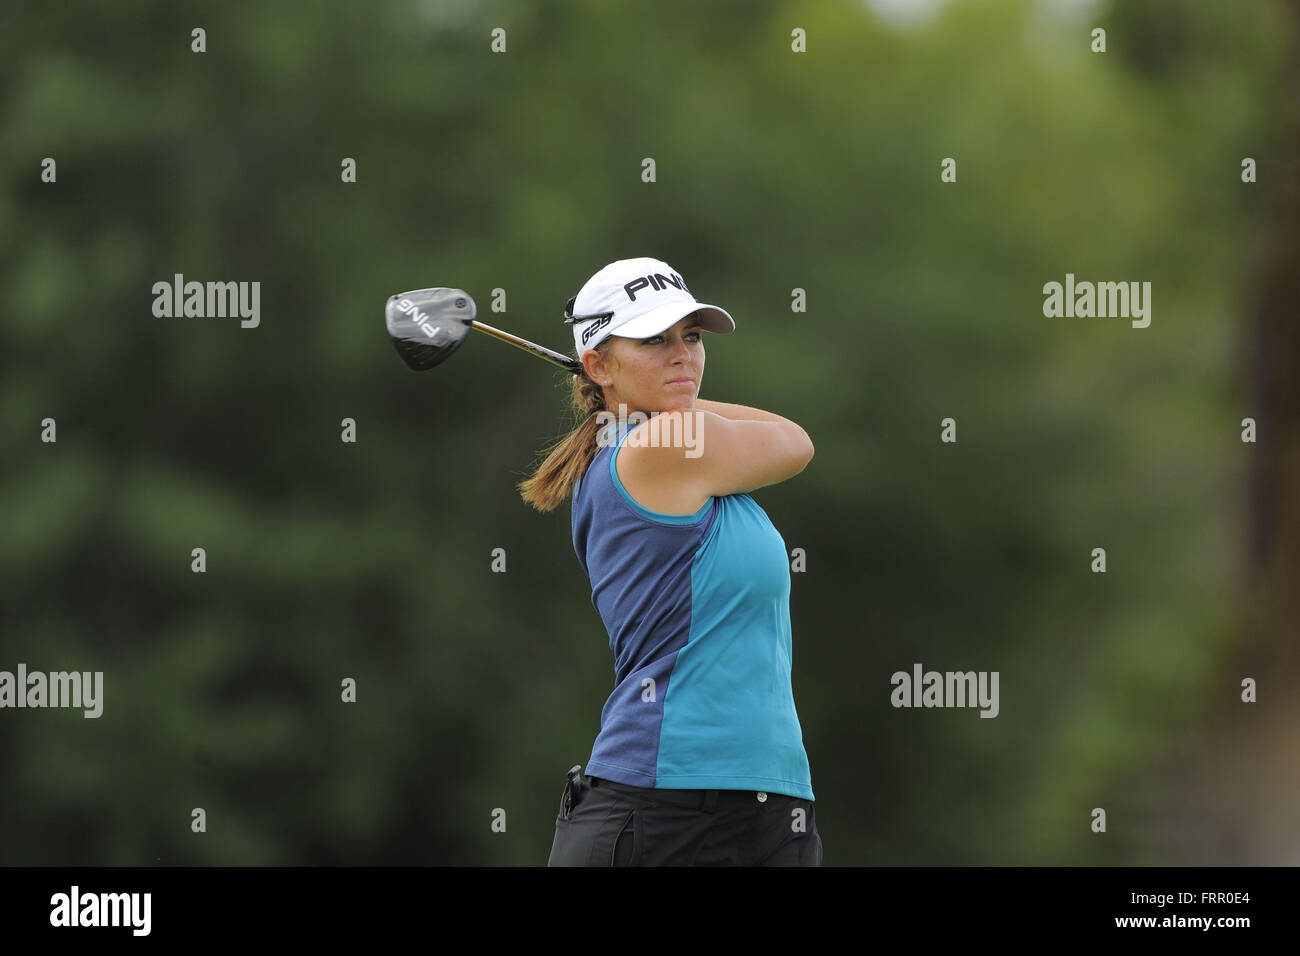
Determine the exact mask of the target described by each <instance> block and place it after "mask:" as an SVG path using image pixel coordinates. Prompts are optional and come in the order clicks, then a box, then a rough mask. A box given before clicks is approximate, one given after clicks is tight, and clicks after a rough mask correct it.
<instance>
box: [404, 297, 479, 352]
mask: <svg viewBox="0 0 1300 956" xmlns="http://www.w3.org/2000/svg"><path fill="white" fill-rule="evenodd" d="M477 314H478V310H477V308H476V307H475V305H474V300H473V299H472V298H471V297H470V295H469V293H467V292H465V291H463V290H461V289H448V288H445V287H441V286H439V287H437V288H433V289H415V290H413V291H411V292H399V293H398V294H397V295H391V296H389V297H388V302H387V303H386V304H385V306H384V321H385V323H386V324H387V326H388V337H389V338H390V339H392V341H393V345H394V347H396V349H397V354H398V355H400V356H401V357H402V361H403V362H405V363H406V366H407V368H409V369H411V370H413V371H416V372H423V371H425V370H426V369H431V368H433V367H434V366H435V365H438V364H440V363H442V362H445V361H446V360H447V359H448V358H450V357H451V353H453V352H455V351H456V349H458V348H460V344H461V343H462V342H464V341H465V339H466V337H467V336H468V335H469V333H470V330H471V329H472V328H473V325H472V323H473V321H474V316H475V315H477Z"/></svg>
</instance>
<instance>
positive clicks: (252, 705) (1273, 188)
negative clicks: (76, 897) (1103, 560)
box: [0, 0, 1300, 865]
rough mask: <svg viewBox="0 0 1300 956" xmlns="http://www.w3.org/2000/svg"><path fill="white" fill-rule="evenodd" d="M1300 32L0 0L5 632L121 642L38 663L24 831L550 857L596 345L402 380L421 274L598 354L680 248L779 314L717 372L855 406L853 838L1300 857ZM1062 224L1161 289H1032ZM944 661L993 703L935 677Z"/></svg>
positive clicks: (700, 291) (820, 445)
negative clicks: (1102, 47) (1299, 709)
mask: <svg viewBox="0 0 1300 956" xmlns="http://www.w3.org/2000/svg"><path fill="white" fill-rule="evenodd" d="M195 27H202V28H204V30H206V43H207V52H205V53H202V54H198V53H194V52H192V51H191V30H192V29H193V28H195ZM497 27H500V28H503V29H505V30H506V37H507V39H506V43H507V48H506V52H504V53H493V52H492V50H491V48H490V44H491V31H492V30H493V29H494V28H497ZM1095 27H1102V28H1104V29H1105V30H1106V31H1107V47H1108V49H1107V52H1105V53H1104V54H1099V53H1093V52H1091V50H1090V45H1091V43H1092V39H1091V36H1090V32H1091V30H1092V29H1093V28H1095ZM795 28H801V29H803V30H805V31H806V35H807V52H806V53H795V52H792V50H791V42H792V41H791V31H792V30H793V29H795ZM1296 56H1297V17H1296V12H1295V8H1294V6H1293V5H1291V4H1288V3H1285V2H1282V0H1277V2H1251V3H1245V4H1217V3H1183V2H1173V0H1124V2H1122V3H1121V2H1116V3H1111V4H1107V3H1099V4H1091V3H1077V2H1064V0H1058V2H1047V0H1041V2H1040V0H1032V2H1031V0H1014V2H980V0H964V2H962V0H958V2H951V3H927V4H919V5H914V6H909V5H907V4H902V3H898V2H893V3H884V2H883V0H881V2H877V3H863V2H847V0H844V2H816V3H812V2H792V3H777V2H775V0H764V2H746V3H741V2H723V3H706V4H692V3H684V2H674V3H659V4H654V5H648V4H647V5H638V6H636V7H634V6H633V5H626V4H619V5H615V4H606V3H600V2H597V0H567V2H562V3H554V4H529V3H524V2H502V0H492V2H488V0H485V2H472V0H456V2H440V3H435V2H425V3H419V2H410V0H377V2H374V3H370V4H351V3H345V2H341V0H328V2H321V3H316V4H311V5H308V6H306V7H304V6H302V5H298V4H290V3H287V2H283V0H279V2H269V3H261V4H217V3H197V4H185V5H181V4H172V3H162V2H129V3H128V2H123V3H115V4H102V5H100V4H77V5H70V6H66V7H63V6H59V7H51V6H48V5H40V4H33V3H29V4H16V5H6V7H5V8H4V10H3V12H0V77H3V80H2V82H0V90H2V91H3V99H2V100H0V102H2V104H3V105H2V107H0V109H2V110H3V112H2V114H0V120H2V123H3V125H2V127H0V128H2V129H3V131H4V132H3V139H4V148H3V150H0V175H3V180H4V183H5V186H6V188H5V189H4V190H3V193H2V194H0V307H2V310H3V311H2V316H3V320H2V321H0V376H2V379H0V462H2V464H0V626H2V630H0V669H5V670H10V671H12V670H14V669H15V667H16V665H17V664H18V663H19V662H24V663H26V665H27V667H28V668H29V669H31V670H45V671H54V670H80V671H85V670H91V671H94V670H101V671H103V672H104V681H105V685H106V686H105V699H104V713H103V716H102V717H101V718H100V719H98V720H87V719H84V718H83V717H82V716H81V714H80V712H78V711H54V710H47V711H39V710H3V711H0V773H2V774H3V785H2V786H0V863H4V864H9V865H13V864H27V865H31V864H35V865H45V864H70V865H82V864H96V865H98V864H127V865H131V864H140V865H152V864H156V863H158V862H161V863H163V864H172V865H176V864H251V865H280V864H344V863H359V864H390V863H391V864H397V863H402V864H425V863H428V864H470V865H502V864H507V865H510V864H513V865H539V864H543V863H545V861H546V857H547V854H548V852H549V848H550V842H551V838H552V834H553V822H554V816H555V813H556V809H557V806H558V803H559V797H560V791H561V788H562V784H563V779H564V771H565V770H566V769H567V768H568V767H569V766H571V765H572V764H574V763H583V762H585V760H586V758H587V756H588V754H589V753H590V747H591V743H592V740H593V739H594V737H595V734H596V732H597V730H598V729H599V717H600V711H601V706H602V705H603V703H604V700H605V697H606V696H607V694H608V693H609V691H610V690H611V689H612V656H611V654H610V651H609V648H608V644H607V636H606V634H605V632H604V628H603V626H602V624H601V621H600V618H599V617H598V615H597V614H596V612H595V610H594V608H593V607H592V605H591V602H590V588H589V584H588V581H587V579H586V577H585V575H584V574H583V572H582V570H581V567H580V566H579V564H578V562H577V560H576V557H575V555H574V553H573V548H572V543H571V539H570V531H569V509H568V506H567V504H566V505H565V506H563V507H562V508H561V509H559V510H558V511H556V512H554V513H552V514H549V515H540V514H538V513H536V512H534V511H532V510H531V509H529V508H527V507H526V506H525V505H524V504H523V503H522V502H521V501H520V499H519V497H518V495H517V493H516V491H515V483H516V482H518V481H519V480H520V479H522V478H523V477H525V476H526V475H527V474H529V473H531V467H532V466H533V464H534V463H535V462H536V460H537V455H538V453H539V452H540V451H541V449H542V448H543V447H544V446H546V445H547V444H548V443H549V442H550V441H551V440H553V439H554V438H555V437H557V436H558V435H559V434H561V433H562V432H563V431H564V430H566V429H567V427H568V426H569V425H570V424H571V422H572V419H571V417H570V410H569V409H568V408H567V407H566V400H567V398H566V396H567V381H566V376H565V375H563V374H562V373H559V372H556V371H554V370H548V369H547V367H546V366H544V365H543V364H542V363H540V362H537V361H535V360H533V359H530V358H528V357H526V356H524V355H523V354H522V353H519V352H515V351H513V350H511V349H509V348H507V347H505V346H504V345H501V344H500V343H493V342H491V341H489V340H488V339H487V338H486V337H482V336H475V337H473V338H472V339H471V341H469V342H468V343H467V344H466V345H465V347H464V348H463V349H462V350H461V351H460V352H459V353H458V354H457V355H456V357H455V358H454V359H453V360H452V361H451V362H449V363H448V364H447V365H445V366H442V367H440V368H439V369H438V370H436V371H434V372H430V373H426V374H423V375H415V374H412V373H411V372H409V371H407V370H406V369H405V368H404V367H403V365H402V364H401V362H400V360H399V359H398V357H397V355H396V354H395V353H394V351H393V349H392V347H391V345H390V344H389V342H388V341H387V337H386V335H385V334H384V331H383V327H382V316H381V313H382V306H383V303H384V300H385V299H386V298H387V296H388V295H390V294H391V293H393V292H397V291H401V290H405V289H411V288H418V287H423V286H433V285H449V286H456V287H459V288H463V289H465V290H466V291H468V292H469V293H470V294H471V295H472V296H474V298H475V299H476V301H477V302H478V304H479V309H480V318H482V319H483V320H484V321H487V322H489V323H491V324H494V325H499V326H501V327H504V328H507V329H509V330H511V331H514V332H517V333H518V334H521V335H523V336H525V337H528V338H531V339H533V340H534V341H538V342H541V343H543V344H546V345H549V346H551V347H553V348H559V349H563V350H566V351H568V350H569V349H570V348H571V344H572V343H571V338H570V335H569V329H568V327H566V326H564V325H563V324H562V323H561V321H560V318H561V308H562V305H563V303H564V301H565V300H566V299H567V298H568V297H569V296H571V295H573V294H575V293H576V292H577V290H578V288H579V287H580V285H581V284H582V283H583V282H584V281H585V280H586V278H587V277H588V276H590V275H591V274H592V273H594V272H595V271H596V270H597V269H599V268H600V267H601V266H603V265H605V264H606V263H607V262H610V261H613V260H615V259H620V258H627V257H633V256H642V255H649V256H655V257H658V258H662V259H665V260H667V261H668V262H669V263H671V264H672V265H673V266H674V267H675V268H676V269H677V270H678V271H680V272H681V273H682V274H683V275H684V276H685V277H686V279H687V282H688V283H689V284H690V287H691V289H692V291H693V292H694V293H695V294H696V295H697V297H698V298H699V299H700V300H701V301H706V302H714V303H717V304H719V305H722V306H723V307H724V308H727V309H728V310H729V311H730V312H731V313H732V314H733V315H734V316H735V318H736V320H737V325H738V328H737V333H736V334H735V335H733V336H729V337H727V338H725V339H724V338H716V337H712V336H710V337H706V347H707V350H708V367H707V372H706V375H705V379H704V383H703V388H702V391H701V397H703V398H710V399H716V400H721V401H730V402H739V403H742V404H747V405H755V406H758V407H761V408H767V409H771V410H773V411H777V412H779V413H780V414H783V415H786V416H788V417H790V418H793V419H794V420H796V421H798V422H799V423H800V424H802V425H803V426H804V427H805V428H806V429H807V431H808V432H809V434H810V435H811V436H812V437H813V440H814V442H815V444H816V447H817V455H816V458H815V460H814V461H813V463H812V465H810V467H809V468H808V469H807V470H806V471H805V472H804V473H803V474H801V475H799V476H798V477H797V478H796V479H794V480H791V481H789V482H787V483H785V484H782V485H778V486H774V487H771V488H767V489H763V490H761V491H759V492H757V493H756V494H755V498H756V500H757V501H758V502H759V503H760V504H761V505H762V506H763V507H764V508H765V509H766V510H767V511H768V513H769V515H770V516H771V517H772V519H773V521H774V523H775V524H776V526H777V528H778V529H779V530H780V531H781V533H782V535H783V537H784V538H785V540H786V542H787V544H788V545H789V547H790V548H791V549H793V548H796V547H799V548H803V549H804V550H805V552H806V554H807V571H806V572H804V573H802V574H795V575H793V593H792V600H791V614H792V621H793V626H794V641H795V645H794V646H795V666H794V686H795V699H796V702H797V705H798V708H799V714H800V717H801V721H802V724H803V728H804V735H805V743H806V747H807V750H808V753H809V758H810V761H811V765H812V774H813V786H814V789H815V791H816V794H817V798H818V825H819V828H820V830H821V833H822V837H823V840H824V843H825V863H826V865H845V864H986V863H988V864H1027V863H1033V864H1057V863H1062V864H1064V863H1069V864H1167V863H1196V864H1201V863H1205V864H1211V863H1212V864H1237V863H1281V862H1286V863H1297V862H1300V836H1297V834H1300V826H1298V824H1300V819H1298V817H1297V814H1298V813H1300V811H1297V806H1298V805H1300V801H1297V800H1296V799H1295V798H1296V796H1297V794H1300V781H1298V780H1297V774H1300V770H1297V769H1296V768H1297V767H1300V759H1298V758H1300V754H1298V746H1297V741H1296V735H1295V733H1294V727H1295V726H1297V724H1296V719H1297V715H1296V711H1295V706H1296V704H1295V699H1296V697H1297V694H1296V691H1297V688H1298V687H1300V676H1297V668H1296V660H1295V655H1294V651H1293V645H1294V639H1295V636H1296V635H1295V621H1296V616H1295V612H1296V610H1297V609H1296V606H1295V601H1294V599H1293V598H1288V597H1287V595H1288V594H1289V593H1290V592H1291V591H1292V590H1294V585H1295V583H1296V581H1297V580H1300V570H1298V569H1300V562H1297V559H1296V555H1297V540H1298V539H1300V514H1298V513H1297V508H1296V489H1297V485H1298V481H1297V479H1300V465H1297V461H1298V460H1300V433H1297V427H1296V421H1297V420H1300V418H1298V416H1297V414H1296V412H1297V402H1296V392H1295V388H1294V386H1292V385H1289V384H1288V383H1291V382H1294V381H1296V372H1297V371H1300V370H1298V369H1297V364H1298V362H1300V348H1297V347H1296V337H1295V333H1294V327H1295V324H1296V322H1295V320H1296V318H1297V309H1296V297H1295V293H1294V281H1295V280H1294V276H1295V275H1296V273H1297V271H1298V270H1297V265H1300V256H1298V255H1297V252H1296V231H1297V225H1296V223H1297V219H1298V218H1300V217H1297V215H1296V212H1295V210H1296V201H1295V195H1296V184H1297V181H1300V174H1298V170H1297V150H1296V130H1297V129H1298V128H1300V120H1298V119H1297V112H1296V103H1297V100H1298V99H1300V97H1297V87H1296V73H1297V67H1296ZM1247 156H1249V157H1252V158H1254V159H1255V160H1256V162H1257V164H1258V169H1259V173H1258V176H1259V181H1258V182H1257V183H1255V184H1245V183H1243V182H1242V181H1241V176H1240V172H1241V161H1242V158H1243V157H1247ZM44 157H53V158H54V159H55V160H56V161H57V176H58V178H57V182H56V183H52V184H51V183H42V182H41V180H40V170H41V160H42V159H43V158H44ZM344 157H352V158H355V159H356V162H357V182H356V183H355V184H348V183H343V182H341V179H340V164H341V162H342V160H343V158H344ZM646 157H652V158H654V160H655V162H656V166H657V181H656V182H653V183H646V182H643V181H642V179H641V169H642V165H641V164H642V160H643V159H644V158H646ZM945 157H952V158H955V159H956V160H957V163H958V179H957V182H956V183H942V182H941V181H940V163H941V161H942V160H943V159H944V158H945ZM1067 272H1072V273H1074V274H1075V275H1076V276H1077V277H1078V278H1079V279H1090V280H1117V281H1118V280H1124V281H1129V280H1133V281H1150V282H1151V283H1152V286H1153V294H1152V322H1151V325H1150V327H1149V328H1147V329H1134V328H1131V327H1130V325H1129V322H1128V321H1127V320H1124V319H1079V318H1076V319H1064V318H1058V319H1049V318H1046V317H1044V315H1043V313H1042V303H1043V294H1042V286H1043V284H1044V283H1046V282H1050V281H1058V282H1060V281H1063V280H1064V276H1065V274H1066V273H1067ZM175 273H183V274H184V275H185V277H186V278H187V279H197V280H199V281H206V280H234V281H253V280H256V281H260V282H261V295H262V299H261V313H262V314H261V324H260V326H259V327H258V328H255V329H243V328H240V326H239V323H238V321H237V320H232V319H215V318H211V319H197V318H191V319H176V318H173V319H166V318H156V317H155V316H154V315H153V314H152V311H151V304H152V300H153V295H152V292H151V287H152V285H153V283H155V282H158V281H170V280H171V277H172V276H173V274H175ZM497 288H501V289H504V290H506V294H507V310H506V312H505V313H493V312H492V311H490V304H491V301H492V290H493V289H497ZM795 288H802V289H805V290H806V291H807V303H808V310H807V312H806V313H792V312H791V309H790V302H791V293H792V290H793V289H795ZM1246 416H1251V417H1254V418H1256V419H1257V421H1258V422H1259V423H1260V442H1259V443H1258V444H1254V445H1252V444H1245V443H1243V442H1242V441H1241V440H1240V431H1241V419H1242V418H1244V417H1246ZM47 417H50V418H54V419H55V420H56V421H57V429H58V441H57V443H54V444H47V443H42V442H41V441H40V422H41V420H42V419H44V418H47ZM945 417H952V418H955V419H956V421H957V423H958V442H957V443H956V444H943V443H941V442H940V441H939V432H940V425H939V423H940V420H941V419H943V418H945ZM344 418H353V419H355V420H356V422H357V435H358V440H357V442H356V443H355V444H345V443H343V442H341V441H340V432H341V425H340V423H341V421H342V419H344ZM195 547H202V548H205V549H206V552H207V562H208V564H207V572H206V573H205V574H194V573H192V572H191V570H190V561H191V557H190V553H191V549H193V548H195ZM1095 547H1104V548H1105V549H1106V551H1107V560H1108V572H1107V573H1106V574H1104V575H1103V574H1094V573H1091V571H1090V569H1089V568H1090V563H1091V560H1092V559H1091V551H1092V549H1093V548H1095ZM494 548H505V549H506V552H507V555H508V559H507V560H508V565H507V568H508V569H507V572H506V573H504V574H494V573H492V572H491V570H490V561H491V552H492V550H493V549H494ZM916 662H920V663H922V664H923V665H924V666H925V667H927V668H933V669H938V670H968V669H973V670H997V671H999V672H1000V675H1001V713H1000V715H999V716H998V718H997V719H996V720H987V719H979V718H978V716H977V712H976V711H973V710H895V709H894V708H892V707H891V706H890V704H889V695H890V690H891V686H890V683H889V678H890V675H891V674H892V673H893V672H894V671H896V670H908V671H910V669H911V666H912V664H913V663H916ZM1245 676H1251V677H1254V678H1255V679H1257V680H1258V681H1259V684H1260V702H1259V703H1257V704H1254V705H1247V704H1243V703H1241V701H1240V682H1241V679H1242V678H1243V677H1245ZM345 677H352V678H355V679H356V681H357V684H358V700H357V702H356V703H355V704H344V703H341V702H340V682H341V681H342V679H343V678H345ZM195 807H202V808H204V809H205V810H206V812H207V832H206V833H204V834H195V833H193V832H191V829H190V813H191V810H192V809H193V808H195ZM1094 807H1103V808H1105V809H1106V811H1107V814H1108V825H1107V832H1106V833H1105V834H1096V833H1093V832H1091V831H1090V827H1089V825H1090V823H1091V820H1092V817H1091V811H1092V809H1093V808H1094ZM496 808H502V809H504V810H505V811H506V813H507V821H508V823H507V830H506V832H505V833H494V832H493V831H492V829H491V822H492V813H493V810H494V809H496Z"/></svg>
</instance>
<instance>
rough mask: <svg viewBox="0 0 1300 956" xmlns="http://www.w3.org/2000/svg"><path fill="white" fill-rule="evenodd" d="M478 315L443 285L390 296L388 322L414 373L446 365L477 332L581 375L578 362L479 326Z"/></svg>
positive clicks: (462, 293)
mask: <svg viewBox="0 0 1300 956" xmlns="http://www.w3.org/2000/svg"><path fill="white" fill-rule="evenodd" d="M477 312H478V310H477V308H476V307H475V305H474V300H473V299H472V298H471V297H470V295H469V293H467V292H465V291H463V290H461V289H449V288H446V287H443V286H439V287H437V288H432V289H415V290H413V291H411V292H402V293H399V294H397V295H391V296H389V297H388V302H387V304H386V305H385V306H384V320H385V322H386V324H387V326H388V336H389V338H390V339H392V341H393V345H394V347H395V348H396V349H397V354H398V355H400V356H401V357H402V361H404V362H405V363H406V365H407V368H410V369H411V370H413V371H416V372H423V371H425V370H427V369H431V368H433V367H434V366H435V365H439V364H441V363H442V362H445V361H446V360H447V359H448V358H450V357H451V354H452V353H453V352H455V351H456V349H458V348H460V344H461V343H462V342H464V341H465V339H466V338H467V337H468V336H469V331H470V329H478V331H480V332H484V333H486V334H488V335H490V336H492V337H493V338H497V339H500V340H501V341H502V342H509V343H510V344H511V345H513V346H515V347H516V348H520V349H523V350H524V351H525V352H528V353H530V354H532V355H536V356H537V357H538V358H540V359H543V360H545V361H547V362H550V363H551V364H552V365H556V366H559V367H560V368H562V369H565V370H566V371H569V372H573V373H575V374H581V373H582V364H581V363H580V362H578V361H577V360H576V359H571V358H569V357H568V356H567V355H561V354H560V353H559V352H552V351H551V350H550V349H548V348H544V347H542V346H540V345H536V344H534V343H533V342H529V341H528V340H527V339H521V338H520V337H519V336H517V335H511V334H510V333H509V332H503V331H501V330H500V329H494V328H493V327H492V326H490V325H485V324H483V323H482V322H478V321H475V319H474V316H475V315H476V314H477Z"/></svg>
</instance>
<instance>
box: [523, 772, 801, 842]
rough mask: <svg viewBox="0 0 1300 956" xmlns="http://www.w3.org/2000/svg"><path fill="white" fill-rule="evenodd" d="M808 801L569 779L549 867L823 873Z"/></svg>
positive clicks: (572, 774) (578, 777) (750, 793)
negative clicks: (804, 869)
mask: <svg viewBox="0 0 1300 956" xmlns="http://www.w3.org/2000/svg"><path fill="white" fill-rule="evenodd" d="M821 862H822V838H821V835H820V834H819V833H818V832H817V817H816V809H815V807H814V804H813V801H812V800H801V799H799V798H798V797H791V796H787V795H785V794H779V793H765V792H762V791H754V790H665V789H657V788H649V787H632V786H628V785H627V784H624V783H616V782H614V781H612V780H605V779H603V778H600V777H587V776H584V775H583V774H582V773H581V772H580V769H579V768H578V767H574V768H573V770H571V771H569V779H568V780H567V781H566V783H565V787H564V794H563V796H562V797H561V798H560V813H559V815H558V816H557V817H556V819H555V841H554V843H553V844H552V846H551V857H550V861H549V862H548V864H547V865H548V866H821Z"/></svg>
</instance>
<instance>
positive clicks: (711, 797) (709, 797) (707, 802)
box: [700, 790, 718, 812]
mask: <svg viewBox="0 0 1300 956" xmlns="http://www.w3.org/2000/svg"><path fill="white" fill-rule="evenodd" d="M717 805H718V791H717V790H705V791H704V803H703V804H701V805H700V809H701V810H708V811H710V812H712V811H713V810H714V808H716V807H717Z"/></svg>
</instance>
